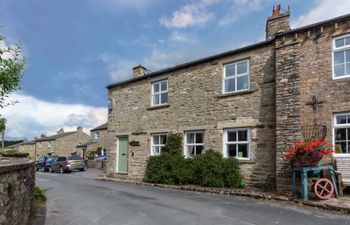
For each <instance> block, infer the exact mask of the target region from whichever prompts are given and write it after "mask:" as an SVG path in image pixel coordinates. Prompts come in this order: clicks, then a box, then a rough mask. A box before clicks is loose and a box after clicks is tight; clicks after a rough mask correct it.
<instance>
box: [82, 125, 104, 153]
mask: <svg viewBox="0 0 350 225" xmlns="http://www.w3.org/2000/svg"><path fill="white" fill-rule="evenodd" d="M107 127H108V124H107V123H105V124H102V125H100V126H98V127H96V128H94V129H91V130H90V136H91V140H89V141H88V142H85V143H82V144H80V145H77V153H78V155H80V156H81V157H82V158H84V159H86V158H87V155H88V153H89V152H90V151H94V152H99V154H100V155H101V154H102V155H108V154H109V153H108V151H107Z"/></svg>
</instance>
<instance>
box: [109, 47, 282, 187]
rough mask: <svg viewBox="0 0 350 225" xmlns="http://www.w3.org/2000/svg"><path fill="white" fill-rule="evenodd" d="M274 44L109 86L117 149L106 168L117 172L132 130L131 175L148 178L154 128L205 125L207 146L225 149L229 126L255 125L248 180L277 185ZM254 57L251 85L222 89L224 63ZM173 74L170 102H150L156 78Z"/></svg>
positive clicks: (247, 163) (158, 130) (244, 164)
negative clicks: (122, 138)
mask: <svg viewBox="0 0 350 225" xmlns="http://www.w3.org/2000/svg"><path fill="white" fill-rule="evenodd" d="M274 55H275V52H274V46H272V45H265V46H261V47H260V48H257V49H254V50H250V51H243V52H240V53H237V54H232V55H230V56H227V57H223V58H218V59H215V60H213V61H208V62H204V63H201V64H199V65H193V66H190V67H188V68H184V69H181V70H177V71H175V72H171V73H166V74H164V75H161V76H157V77H152V78H150V79H143V80H139V81H137V82H134V83H130V84H127V85H125V86H120V87H116V88H113V89H111V90H110V91H109V95H110V97H111V98H112V99H113V102H114V107H113V110H112V112H111V114H110V115H109V121H108V124H109V128H108V130H109V133H108V135H109V137H110V138H109V140H110V141H109V149H112V154H111V158H110V159H109V163H108V169H107V173H108V175H109V176H114V175H115V173H116V139H117V136H118V135H128V137H129V142H131V141H137V142H139V143H140V146H134V147H133V146H129V161H128V169H129V170H128V177H130V178H138V179H141V178H143V175H144V171H145V167H146V165H147V160H148V158H149V156H150V152H151V146H150V135H151V134H153V133H163V132H175V133H181V134H184V132H185V131H193V130H201V131H204V132H205V148H206V149H210V148H212V149H214V150H216V151H219V152H220V153H223V132H224V129H225V128H238V127H247V128H251V129H252V145H251V153H250V154H251V155H250V160H241V161H240V163H241V168H242V171H243V173H244V175H245V178H246V181H247V183H249V184H251V185H254V186H262V187H269V188H273V185H272V184H274V183H275V159H276V155H275V84H274V82H275V67H274ZM242 59H249V61H250V87H251V88H250V90H249V91H247V92H245V93H239V94H228V95H223V94H222V86H223V85H222V82H223V81H222V78H223V68H224V64H226V63H229V62H234V61H237V60H242ZM162 79H168V96H169V97H168V103H169V105H167V106H166V107H159V108H156V107H151V105H150V104H151V83H152V82H154V81H159V80H162Z"/></svg>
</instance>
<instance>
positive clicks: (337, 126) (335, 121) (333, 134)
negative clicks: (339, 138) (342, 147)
mask: <svg viewBox="0 0 350 225" xmlns="http://www.w3.org/2000/svg"><path fill="white" fill-rule="evenodd" d="M337 116H350V112H348V113H337V114H334V116H333V129H332V141H333V146H334V148H335V129H337V128H350V123H347V124H337ZM346 136H348V135H347V134H346ZM346 141H347V143H348V142H350V140H346ZM334 150H335V149H334ZM333 157H350V152H349V153H347V154H346V153H336V152H335V151H334V152H333Z"/></svg>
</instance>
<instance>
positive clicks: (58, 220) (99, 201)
mask: <svg viewBox="0 0 350 225" xmlns="http://www.w3.org/2000/svg"><path fill="white" fill-rule="evenodd" d="M96 174H97V175H98V174H99V171H98V170H93V169H89V170H88V171H87V172H77V173H71V174H50V173H37V178H36V182H37V185H38V186H40V187H42V188H43V189H44V190H45V192H46V197H47V202H46V207H45V212H44V215H42V217H41V224H36V225H43V224H45V225H63V224H64V225H80V224H84V225H95V224H96V225H97V224H98V225H114V224H118V225H119V224H120V225H124V224H125V225H138V224H144V225H147V224H150V225H160V224H169V225H175V224H179V225H180V224H181V225H182V224H186V225H195V224H201V225H209V224H210V225H215V224H220V225H225V224H235V225H253V224H256V225H267V224H269V225H270V224H283V225H294V224H298V225H303V224H321V225H322V224H324V225H333V224H334V225H335V224H342V225H343V224H349V225H350V217H349V216H347V215H343V214H341V213H337V212H330V211H326V210H320V209H316V208H313V207H305V206H303V205H300V204H295V203H292V202H288V201H274V200H261V199H253V198H248V197H243V196H232V195H230V196H228V195H217V194H215V195H214V194H210V193H203V192H201V193H199V192H192V191H184V190H174V189H168V188H159V187H154V186H143V185H136V184H132V183H122V182H110V181H103V182H102V181H98V180H95V179H94V176H95V175H96Z"/></svg>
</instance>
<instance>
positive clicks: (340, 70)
mask: <svg viewBox="0 0 350 225" xmlns="http://www.w3.org/2000/svg"><path fill="white" fill-rule="evenodd" d="M334 75H335V76H336V77H339V76H343V75H345V65H344V64H340V65H337V66H334Z"/></svg>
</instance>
